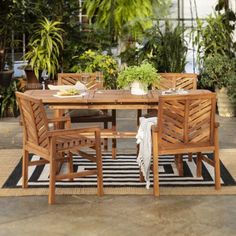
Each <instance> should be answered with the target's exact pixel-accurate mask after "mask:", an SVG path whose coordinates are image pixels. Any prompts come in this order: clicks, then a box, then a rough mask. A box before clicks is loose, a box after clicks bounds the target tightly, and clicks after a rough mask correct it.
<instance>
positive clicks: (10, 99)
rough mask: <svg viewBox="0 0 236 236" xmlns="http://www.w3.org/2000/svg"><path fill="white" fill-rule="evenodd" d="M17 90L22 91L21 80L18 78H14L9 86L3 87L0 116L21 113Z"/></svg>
mask: <svg viewBox="0 0 236 236" xmlns="http://www.w3.org/2000/svg"><path fill="white" fill-rule="evenodd" d="M16 91H21V88H20V81H18V80H12V81H11V84H10V86H9V87H8V88H3V89H2V91H1V96H2V98H1V106H0V107H1V112H0V117H4V116H18V115H19V108H18V104H17V100H16V95H15V92H16Z"/></svg>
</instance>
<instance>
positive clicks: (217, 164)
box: [214, 127, 221, 190]
mask: <svg viewBox="0 0 236 236" xmlns="http://www.w3.org/2000/svg"><path fill="white" fill-rule="evenodd" d="M214 143H215V151H214V165H215V166H214V167H215V189H216V190H220V188H221V183H220V158H219V134H218V127H216V128H215V132H214Z"/></svg>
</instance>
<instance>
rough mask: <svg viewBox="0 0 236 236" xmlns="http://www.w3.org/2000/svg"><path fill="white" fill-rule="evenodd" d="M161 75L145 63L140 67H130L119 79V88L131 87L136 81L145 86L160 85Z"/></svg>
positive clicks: (122, 72)
mask: <svg viewBox="0 0 236 236" xmlns="http://www.w3.org/2000/svg"><path fill="white" fill-rule="evenodd" d="M159 80H160V75H159V74H158V73H157V70H156V69H155V68H154V67H153V65H152V64H150V63H148V62H143V63H142V64H141V65H140V66H129V67H127V68H125V69H124V70H122V71H121V72H120V73H119V75H118V79H117V85H118V87H119V88H125V87H129V86H130V85H131V84H132V83H133V82H134V81H139V82H141V83H142V84H143V85H147V86H149V85H151V84H153V83H155V84H158V81H159Z"/></svg>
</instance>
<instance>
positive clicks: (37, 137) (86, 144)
mask: <svg viewBox="0 0 236 236" xmlns="http://www.w3.org/2000/svg"><path fill="white" fill-rule="evenodd" d="M16 97H17V101H18V104H19V108H20V112H21V117H22V118H21V119H22V123H23V127H24V135H23V158H22V182H23V183H22V187H23V188H27V187H28V167H29V166H33V165H36V166H38V165H42V164H49V173H48V174H49V195H48V203H49V204H54V203H55V187H56V180H62V179H69V180H71V181H72V180H73V178H77V177H84V176H87V175H97V194H98V195H99V196H101V195H103V175H102V156H101V136H100V128H96V127H95V128H94V127H93V128H80V129H72V128H71V122H70V118H69V117H58V118H53V119H48V118H47V115H46V111H45V108H44V105H43V103H42V100H40V99H35V98H33V97H31V96H29V95H26V94H24V93H20V92H16ZM49 123H52V124H54V126H53V127H57V124H58V123H63V129H60V130H53V129H49ZM88 133H90V136H89V137H90V138H88V137H87V136H86V135H88ZM82 148H86V150H85V151H87V149H88V148H90V149H92V150H93V153H94V150H95V154H91V153H86V152H85V151H82V150H81V149H82ZM29 153H32V154H36V155H38V156H40V160H37V161H35V160H31V159H30V158H29ZM72 153H79V154H80V155H81V157H83V158H86V159H88V160H90V161H92V162H95V163H96V168H94V169H93V170H82V171H79V172H78V171H77V170H74V168H73V156H72ZM64 162H67V164H68V173H64V172H63V173H60V169H61V166H62V164H63V163H64Z"/></svg>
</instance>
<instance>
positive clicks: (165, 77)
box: [153, 73, 197, 90]
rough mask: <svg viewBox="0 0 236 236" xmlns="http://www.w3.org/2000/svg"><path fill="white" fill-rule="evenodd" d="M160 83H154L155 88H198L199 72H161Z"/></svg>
mask: <svg viewBox="0 0 236 236" xmlns="http://www.w3.org/2000/svg"><path fill="white" fill-rule="evenodd" d="M160 76H161V80H160V83H159V84H157V85H155V84H153V89H157V88H158V89H162V90H168V89H170V88H172V89H185V90H191V89H197V74H194V73H160Z"/></svg>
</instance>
